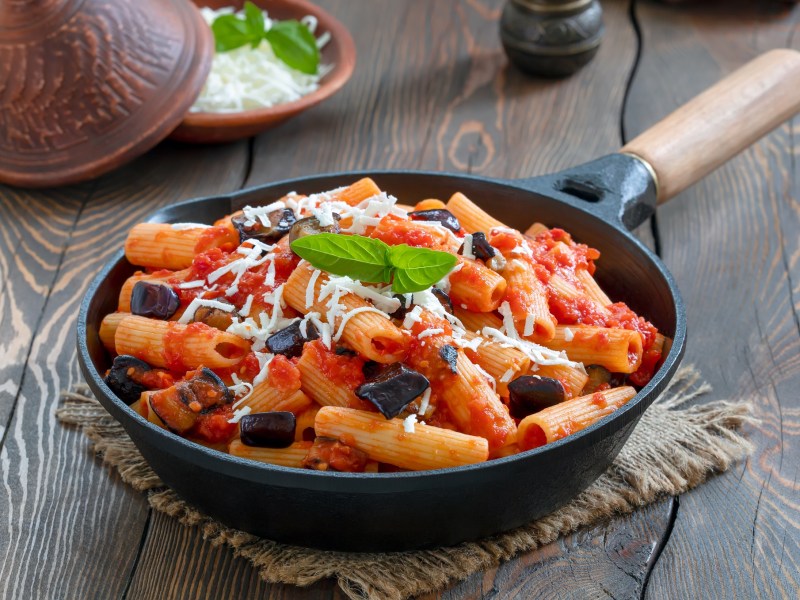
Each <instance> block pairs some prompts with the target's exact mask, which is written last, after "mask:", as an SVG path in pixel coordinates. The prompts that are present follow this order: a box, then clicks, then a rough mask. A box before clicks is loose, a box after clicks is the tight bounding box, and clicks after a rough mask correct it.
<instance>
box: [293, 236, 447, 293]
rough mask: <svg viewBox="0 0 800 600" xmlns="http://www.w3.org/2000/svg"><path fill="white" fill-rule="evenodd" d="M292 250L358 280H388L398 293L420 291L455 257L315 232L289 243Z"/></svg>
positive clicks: (444, 272)
mask: <svg viewBox="0 0 800 600" xmlns="http://www.w3.org/2000/svg"><path fill="white" fill-rule="evenodd" d="M292 250H293V251H294V253H295V254H297V255H298V256H299V257H300V258H304V259H305V260H307V261H308V262H309V263H311V265H312V266H313V267H315V268H317V269H321V270H323V271H327V272H328V273H333V274H334V275H347V276H348V277H352V278H353V279H358V280H359V281H367V282H371V283H390V282H391V284H392V290H393V291H395V292H397V293H398V294H409V293H412V292H421V291H422V290H426V289H428V288H429V287H431V286H432V285H433V284H435V283H436V282H437V281H439V280H441V279H442V278H443V277H445V276H446V275H447V274H448V273H449V272H450V271H452V270H453V267H455V266H456V262H458V259H457V258H456V257H455V256H454V255H452V254H450V253H448V252H440V251H438V250H429V249H428V248H414V247H412V246H408V245H406V244H400V245H399V246H389V245H387V244H385V243H384V242H382V241H381V240H376V239H373V238H368V237H363V236H360V235H340V234H336V233H318V234H316V235H307V236H305V237H301V238H298V239H296V240H295V241H293V242H292Z"/></svg>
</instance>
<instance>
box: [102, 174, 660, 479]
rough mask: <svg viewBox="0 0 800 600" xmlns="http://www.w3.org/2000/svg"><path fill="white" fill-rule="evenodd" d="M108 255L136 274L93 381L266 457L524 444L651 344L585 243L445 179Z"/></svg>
mask: <svg viewBox="0 0 800 600" xmlns="http://www.w3.org/2000/svg"><path fill="white" fill-rule="evenodd" d="M423 197H424V196H423ZM325 236H332V237H325ZM303 238H306V239H305V240H304V241H302V242H298V240H303ZM309 240H312V242H313V243H312V242H309ZM314 240H316V241H314ZM331 240H336V241H335V243H334V242H333V241H331ZM323 242H325V243H328V244H333V246H330V245H329V246H326V245H325V243H323ZM315 244H317V245H315ZM309 248H311V249H312V251H309V250H308V249H309ZM347 248H351V250H352V252H351V251H350V250H347ZM301 250H302V252H301ZM125 252H126V257H127V258H128V260H129V261H130V262H131V263H132V264H134V265H136V266H138V267H140V268H142V269H143V270H141V271H138V272H136V273H135V274H134V275H133V276H131V277H130V278H129V279H128V280H127V281H126V282H125V283H124V285H123V286H122V289H121V291H120V295H119V302H118V310H117V311H116V312H114V313H111V314H109V315H106V316H105V318H104V319H103V321H102V324H101V326H100V330H99V332H98V333H99V338H100V340H101V341H102V343H103V345H104V346H105V347H106V349H107V350H108V351H109V353H110V354H111V355H112V356H114V357H115V358H114V363H113V366H112V368H111V369H110V370H109V372H108V373H107V376H106V382H107V383H108V385H109V386H110V387H111V388H112V390H114V391H115V393H117V394H118V395H119V396H120V397H121V398H123V399H124V400H125V401H126V402H128V403H129V404H130V405H131V408H132V409H134V410H135V411H136V412H137V413H139V414H140V415H141V416H142V418H144V419H146V420H148V421H150V422H151V423H153V424H155V425H157V426H159V427H163V428H164V429H166V430H169V431H171V432H173V433H175V434H177V435H181V436H184V437H187V438H188V439H191V440H193V441H196V442H197V443H200V444H203V445H205V446H207V447H209V448H213V449H221V450H223V451H227V452H229V453H230V454H232V455H234V456H237V457H240V458H244V459H248V460H255V461H259V462H263V463H268V464H274V465H281V466H285V467H292V468H305V469H317V470H339V471H358V472H381V471H397V470H406V469H413V470H423V469H440V468H449V467H457V466H461V465H469V464H475V463H480V462H484V461H487V460H491V459H494V458H499V457H503V456H510V455H513V454H516V453H519V452H524V451H527V450H530V449H533V448H535V447H538V446H540V445H544V444H547V443H550V442H553V441H555V440H557V439H560V438H562V437H564V436H567V435H570V434H571V433H574V432H577V431H579V430H581V429H583V428H585V427H588V426H589V425H591V424H592V423H595V422H597V421H598V420H599V419H602V418H603V417H605V416H607V415H608V414H610V413H611V412H613V411H614V410H616V409H617V408H619V407H620V406H622V405H624V404H625V403H626V402H628V401H630V399H631V398H633V397H634V396H635V394H636V388H635V387H633V386H642V385H644V384H645V383H647V381H648V380H649V379H650V377H652V375H653V373H654V372H655V370H656V369H657V367H658V364H659V361H660V359H661V356H662V354H663V353H664V351H665V349H666V348H668V347H669V339H668V338H666V337H664V336H663V335H662V334H660V333H659V332H658V331H657V330H656V329H655V327H653V325H652V324H650V323H649V322H647V321H646V320H645V319H643V318H642V317H640V316H638V315H636V314H635V313H633V311H631V310H630V309H629V308H628V307H627V306H625V305H624V304H622V303H614V302H613V301H612V299H610V298H609V297H608V296H607V295H606V293H605V292H604V291H603V289H602V288H601V287H600V286H599V285H598V283H597V281H596V279H595V277H594V270H595V264H594V261H595V260H596V259H597V258H599V253H597V251H595V250H593V249H592V248H589V247H587V246H584V245H582V244H579V243H576V242H575V241H573V240H572V238H571V237H570V236H569V234H567V233H566V232H564V231H563V230H561V229H558V228H548V227H547V226H546V225H544V224H541V223H535V224H533V225H531V226H530V227H529V228H528V229H527V230H525V234H524V235H523V234H522V233H521V232H520V231H518V230H515V229H511V228H509V227H507V226H505V225H504V224H503V223H501V222H500V221H498V220H497V219H495V218H494V217H492V216H491V215H490V214H488V213H487V212H486V211H484V210H483V209H482V208H480V207H479V206H478V205H477V204H476V203H474V202H473V201H472V200H470V199H469V198H467V197H466V196H464V195H463V194H461V193H459V192H457V191H455V193H453V194H452V195H451V196H450V198H449V200H448V201H447V202H446V203H445V202H443V201H442V200H438V199H435V198H428V199H424V200H420V201H418V202H414V201H413V200H410V201H409V202H408V203H407V204H399V203H398V202H397V201H396V199H395V198H393V197H392V196H389V195H388V194H386V193H385V192H384V191H382V190H381V189H380V188H379V187H378V185H377V183H376V182H375V181H374V180H372V179H370V178H364V179H361V180H359V181H356V182H354V183H352V184H351V185H349V186H346V187H343V188H339V189H336V190H330V191H327V192H320V193H317V194H309V195H301V194H295V193H290V194H288V195H286V196H283V197H280V198H275V199H270V200H268V201H266V202H265V203H264V204H263V205H262V206H247V207H245V208H244V209H242V210H241V211H238V212H236V213H233V214H232V215H229V216H227V217H225V218H223V219H220V220H218V221H217V222H216V223H215V224H214V225H212V226H207V225H202V224H194V223H185V224H173V225H170V224H152V223H145V224H140V225H137V226H135V227H134V228H133V229H132V230H131V232H130V234H129V236H128V239H127V241H126V244H125ZM343 252H344V254H342V253H343ZM347 252H351V253H350V254H347ZM300 254H303V256H304V257H305V258H303V259H301V256H300ZM409 257H412V258H409ZM323 265H325V266H323ZM357 273H359V275H356V274H357ZM363 273H368V274H369V275H363ZM432 273H437V275H436V276H435V277H434V276H433V275H432ZM134 289H135V290H136V293H134ZM145 315H146V316H145ZM590 375H591V376H590Z"/></svg>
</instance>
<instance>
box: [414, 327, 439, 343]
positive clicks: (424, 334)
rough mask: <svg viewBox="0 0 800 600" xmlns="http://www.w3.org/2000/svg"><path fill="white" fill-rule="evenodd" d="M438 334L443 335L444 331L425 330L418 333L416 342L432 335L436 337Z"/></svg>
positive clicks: (437, 328) (437, 329) (435, 329)
mask: <svg viewBox="0 0 800 600" xmlns="http://www.w3.org/2000/svg"><path fill="white" fill-rule="evenodd" d="M440 333H444V329H442V328H441V327H432V328H431V329H426V330H425V331H420V332H419V335H418V336H417V339H418V340H421V339H424V338H426V337H431V336H432V335H438V334H440Z"/></svg>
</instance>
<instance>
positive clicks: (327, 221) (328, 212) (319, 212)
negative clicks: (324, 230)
mask: <svg viewBox="0 0 800 600" xmlns="http://www.w3.org/2000/svg"><path fill="white" fill-rule="evenodd" d="M311 214H312V215H314V216H315V217H316V218H317V221H319V225H320V227H330V226H331V225H333V224H334V223H336V220H335V219H334V218H333V208H331V203H330V202H323V203H322V204H321V205H320V206H319V208H316V207H315V208H312V209H311Z"/></svg>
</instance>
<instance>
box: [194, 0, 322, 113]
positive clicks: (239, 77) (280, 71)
mask: <svg viewBox="0 0 800 600" xmlns="http://www.w3.org/2000/svg"><path fill="white" fill-rule="evenodd" d="M200 12H201V13H202V15H203V19H205V21H206V23H208V25H209V27H210V26H211V24H212V23H213V22H214V20H215V19H216V18H217V17H219V16H222V15H228V14H234V9H233V8H232V7H227V8H221V9H219V10H213V9H210V8H202V9H201V10H200ZM264 22H265V26H266V29H269V28H270V27H272V24H273V23H274V21H273V20H272V19H270V18H269V17H268V16H267V13H266V12H264ZM301 22H302V23H304V24H305V25H306V26H307V27H308V28H309V30H311V32H312V33H314V32H315V30H316V28H317V19H316V18H315V17H313V16H311V15H308V16H306V17H303V19H301ZM329 40H330V34H328V33H327V32H326V33H324V34H322V35H321V36H319V37H318V38H317V47H318V48H322V47H323V46H325V44H327V43H328V41H329ZM332 68H333V65H320V66H319V69H318V70H317V73H316V74H315V75H308V74H306V73H302V72H300V71H298V70H296V69H292V68H291V67H289V66H288V65H286V63H284V62H283V61H281V60H280V59H278V58H277V57H276V56H275V52H273V50H272V46H271V45H270V43H269V42H268V41H266V40H262V41H261V43H260V44H259V45H258V46H257V47H256V48H253V47H252V46H250V45H249V44H247V45H244V46H242V47H240V48H236V49H235V50H230V51H228V52H217V53H216V54H215V55H214V60H213V62H212V63H211V72H210V73H209V75H208V79H207V80H206V83H205V85H204V86H203V90H202V91H201V92H200V96H199V97H198V98H197V100H196V101H195V103H194V105H193V106H192V108H191V109H190V112H215V113H230V112H241V111H245V110H250V109H254V108H269V107H271V106H276V105H278V104H284V103H286V102H292V101H294V100H298V99H299V98H302V97H303V96H305V95H307V94H310V93H311V92H313V91H314V90H316V89H317V88H318V87H319V81H320V79H322V77H324V76H325V75H326V74H327V73H329V72H330V71H331V69H332Z"/></svg>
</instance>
